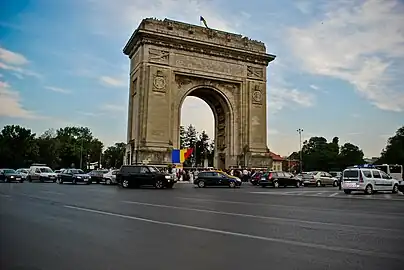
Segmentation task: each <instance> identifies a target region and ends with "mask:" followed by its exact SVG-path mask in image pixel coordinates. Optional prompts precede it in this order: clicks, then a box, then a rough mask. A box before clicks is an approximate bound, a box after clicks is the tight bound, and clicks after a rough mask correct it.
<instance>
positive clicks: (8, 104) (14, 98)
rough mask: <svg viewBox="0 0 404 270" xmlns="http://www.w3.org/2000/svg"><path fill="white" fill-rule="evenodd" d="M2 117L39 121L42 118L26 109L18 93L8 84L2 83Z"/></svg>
mask: <svg viewBox="0 0 404 270" xmlns="http://www.w3.org/2000/svg"><path fill="white" fill-rule="evenodd" d="M0 104H1V106H0V116H2V117H12V118H26V119H37V118H41V117H40V116H38V115H37V114H36V113H35V112H32V111H29V110H27V109H25V108H24V107H23V106H22V104H21V98H20V95H19V93H18V92H17V91H15V90H13V89H12V88H11V86H10V85H9V84H8V83H7V82H3V81H0Z"/></svg>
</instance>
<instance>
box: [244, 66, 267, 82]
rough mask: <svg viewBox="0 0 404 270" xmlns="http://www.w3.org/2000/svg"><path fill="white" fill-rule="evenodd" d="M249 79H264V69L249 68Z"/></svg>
mask: <svg viewBox="0 0 404 270" xmlns="http://www.w3.org/2000/svg"><path fill="white" fill-rule="evenodd" d="M247 77H248V78H252V79H263V78H264V69H263V68H260V67H253V66H247Z"/></svg>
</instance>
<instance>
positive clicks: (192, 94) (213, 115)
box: [177, 87, 231, 169]
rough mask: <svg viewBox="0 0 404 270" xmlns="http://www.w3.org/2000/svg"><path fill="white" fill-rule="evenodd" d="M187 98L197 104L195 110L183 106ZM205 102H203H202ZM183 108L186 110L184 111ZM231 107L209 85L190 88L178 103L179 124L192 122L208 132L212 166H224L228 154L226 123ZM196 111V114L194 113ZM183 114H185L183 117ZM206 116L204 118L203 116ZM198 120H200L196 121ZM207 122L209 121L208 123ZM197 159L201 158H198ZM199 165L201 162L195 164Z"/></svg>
mask: <svg viewBox="0 0 404 270" xmlns="http://www.w3.org/2000/svg"><path fill="white" fill-rule="evenodd" d="M186 99H187V100H189V101H190V104H192V105H199V108H198V109H197V110H193V109H194V108H189V107H185V108H184V105H187V103H185V102H186V101H185V100H186ZM203 103H205V104H203ZM184 109H185V110H186V111H184ZM230 110H231V108H230V106H229V103H228V101H227V100H226V98H225V96H224V95H223V94H222V93H220V92H219V91H218V90H216V89H213V88H209V87H196V88H194V89H190V90H189V91H188V92H187V93H186V94H185V95H184V97H183V98H182V100H181V102H180V104H179V121H178V122H179V123H181V125H184V124H185V125H187V124H192V125H193V126H194V127H195V128H196V129H197V131H202V129H207V130H205V131H206V132H208V129H209V127H210V133H211V134H208V135H209V137H210V138H211V139H213V141H214V149H213V153H214V155H213V166H214V167H216V168H220V169H225V168H226V156H227V155H228V153H227V151H228V145H229V143H230V134H229V132H230V128H229V127H228V123H230V122H231V119H230V117H231V111H230ZM195 113H197V115H195ZM184 114H186V116H185V117H184ZM204 117H206V118H204ZM183 120H185V121H183ZM198 120H199V121H200V122H199V123H198ZM209 123H211V124H210V125H209ZM177 141H178V142H180V141H181V138H180V131H178V140H177ZM199 160H201V159H200V158H199ZM197 165H199V166H200V165H201V164H197Z"/></svg>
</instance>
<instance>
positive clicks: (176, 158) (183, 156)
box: [171, 148, 194, 164]
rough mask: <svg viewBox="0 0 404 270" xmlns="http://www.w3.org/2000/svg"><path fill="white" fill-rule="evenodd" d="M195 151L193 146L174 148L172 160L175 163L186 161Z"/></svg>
mask: <svg viewBox="0 0 404 270" xmlns="http://www.w3.org/2000/svg"><path fill="white" fill-rule="evenodd" d="M193 151H194V149H193V148H188V149H181V150H180V149H174V150H173V151H172V153H171V162H172V163H174V164H178V163H184V161H185V160H187V159H188V158H189V157H190V156H191V155H192V152H193Z"/></svg>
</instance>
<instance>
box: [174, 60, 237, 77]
mask: <svg viewBox="0 0 404 270" xmlns="http://www.w3.org/2000/svg"><path fill="white" fill-rule="evenodd" d="M174 65H175V66H176V67H180V68H186V69H194V70H200V71H206V72H214V73H222V74H228V75H233V76H237V77H241V76H243V74H244V73H243V71H244V69H243V67H242V66H240V65H237V64H232V63H228V62H221V61H217V60H212V59H209V58H203V57H197V56H188V55H181V54H176V55H175V61H174Z"/></svg>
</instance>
